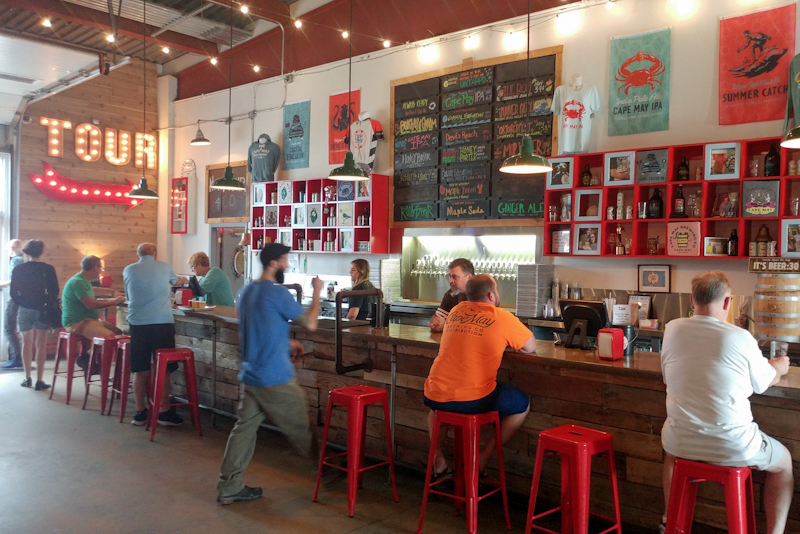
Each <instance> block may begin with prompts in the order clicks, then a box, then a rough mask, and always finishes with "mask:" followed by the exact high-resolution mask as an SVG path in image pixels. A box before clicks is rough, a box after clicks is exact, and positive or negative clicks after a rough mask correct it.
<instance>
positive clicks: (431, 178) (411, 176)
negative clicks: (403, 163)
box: [394, 169, 439, 202]
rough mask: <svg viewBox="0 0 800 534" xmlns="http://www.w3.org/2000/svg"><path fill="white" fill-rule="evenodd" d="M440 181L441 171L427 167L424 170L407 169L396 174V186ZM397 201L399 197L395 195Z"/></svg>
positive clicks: (411, 185)
mask: <svg viewBox="0 0 800 534" xmlns="http://www.w3.org/2000/svg"><path fill="white" fill-rule="evenodd" d="M438 182H439V171H438V170H436V169H427V170H424V171H407V172H401V173H397V174H395V175H394V187H395V188H403V187H414V186H420V185H430V184H436V183H438ZM395 202H397V197H395Z"/></svg>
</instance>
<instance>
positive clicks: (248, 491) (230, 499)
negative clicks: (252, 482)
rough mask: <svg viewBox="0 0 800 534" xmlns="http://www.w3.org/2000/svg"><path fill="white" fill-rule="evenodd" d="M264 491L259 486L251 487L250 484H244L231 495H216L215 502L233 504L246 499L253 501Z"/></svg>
mask: <svg viewBox="0 0 800 534" xmlns="http://www.w3.org/2000/svg"><path fill="white" fill-rule="evenodd" d="M263 493H264V491H263V490H262V489H261V488H251V487H250V486H245V487H244V489H242V491H240V492H239V493H234V494H233V495H229V496H227V497H223V496H222V495H217V502H218V503H220V504H233V503H235V502H246V501H254V500H256V499H258V498H260V497H261V495H262V494H263Z"/></svg>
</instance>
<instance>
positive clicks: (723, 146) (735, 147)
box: [705, 143, 741, 180]
mask: <svg viewBox="0 0 800 534" xmlns="http://www.w3.org/2000/svg"><path fill="white" fill-rule="evenodd" d="M740 159H741V151H740V148H739V143H715V144H711V145H706V168H705V171H706V172H705V176H706V180H730V179H732V178H739V160H740Z"/></svg>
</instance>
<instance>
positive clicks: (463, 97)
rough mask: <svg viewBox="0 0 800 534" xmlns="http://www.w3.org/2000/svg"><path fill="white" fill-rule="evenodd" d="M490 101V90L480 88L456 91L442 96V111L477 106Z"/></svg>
mask: <svg viewBox="0 0 800 534" xmlns="http://www.w3.org/2000/svg"><path fill="white" fill-rule="evenodd" d="M491 101H492V88H491V87H480V88H477V89H467V90H466V91H456V92H453V93H447V94H446V95H443V96H442V109H444V110H451V109H461V108H465V107H468V106H479V105H481V104H486V103H489V102H491Z"/></svg>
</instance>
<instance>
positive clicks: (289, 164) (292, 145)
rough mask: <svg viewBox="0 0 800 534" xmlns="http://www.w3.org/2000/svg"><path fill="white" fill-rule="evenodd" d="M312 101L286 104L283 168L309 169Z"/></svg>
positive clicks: (284, 110) (284, 109)
mask: <svg viewBox="0 0 800 534" xmlns="http://www.w3.org/2000/svg"><path fill="white" fill-rule="evenodd" d="M310 122H311V100H306V101H304V102H295V103H294V104H286V106H285V107H284V108H283V168H284V169H286V170H288V169H307V168H308V152H309V148H308V145H309V143H308V141H309V139H308V138H309V135H308V134H309V131H308V129H309V126H310Z"/></svg>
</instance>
